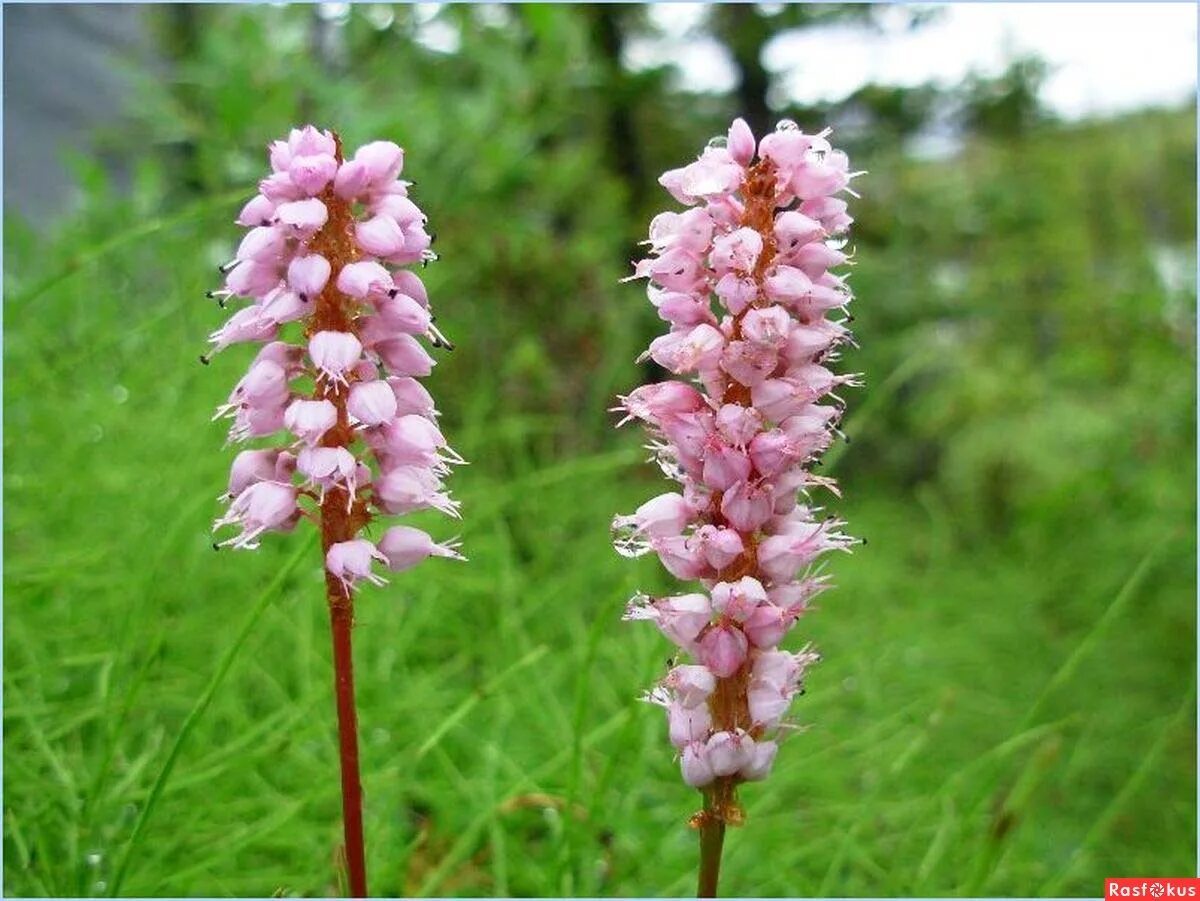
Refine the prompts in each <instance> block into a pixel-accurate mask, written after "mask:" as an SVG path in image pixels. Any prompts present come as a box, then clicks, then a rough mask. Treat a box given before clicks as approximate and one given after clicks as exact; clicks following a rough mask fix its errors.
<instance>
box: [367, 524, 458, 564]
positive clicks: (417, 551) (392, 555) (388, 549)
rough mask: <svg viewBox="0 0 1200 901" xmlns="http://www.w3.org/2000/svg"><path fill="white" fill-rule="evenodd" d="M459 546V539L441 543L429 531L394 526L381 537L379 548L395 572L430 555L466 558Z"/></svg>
mask: <svg viewBox="0 0 1200 901" xmlns="http://www.w3.org/2000/svg"><path fill="white" fill-rule="evenodd" d="M459 547H460V545H459V543H458V542H457V541H443V542H440V543H439V542H436V541H434V540H433V539H432V538H431V537H429V534H428V533H427V532H423V531H421V530H420V529H414V528H412V527H411V526H392V527H391V528H390V529H388V530H387V531H386V532H384V533H383V537H382V538H380V539H379V550H380V551H381V552H382V553H383V555H384V556H385V557H387V565H388V568H389V569H391V570H392V571H393V572H401V571H402V570H406V569H410V568H412V567H414V566H416V565H417V564H418V563H420V562H421V561H423V560H426V559H428V558H429V557H445V558H447V559H449V560H466V559H467V558H466V557H464V556H463V555H462V554H460V553H459V551H458V549H459Z"/></svg>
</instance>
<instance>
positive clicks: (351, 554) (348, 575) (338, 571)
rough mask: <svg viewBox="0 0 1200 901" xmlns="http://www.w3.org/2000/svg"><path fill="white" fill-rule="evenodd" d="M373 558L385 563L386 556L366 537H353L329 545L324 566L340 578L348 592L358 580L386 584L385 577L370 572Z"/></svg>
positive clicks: (373, 583)
mask: <svg viewBox="0 0 1200 901" xmlns="http://www.w3.org/2000/svg"><path fill="white" fill-rule="evenodd" d="M374 560H378V561H380V562H381V563H386V562H387V557H385V556H384V555H383V554H381V553H380V552H379V550H378V548H376V547H375V545H373V544H371V542H369V541H367V540H366V539H364V538H355V539H353V540H351V541H340V542H338V543H337V544H334V545H331V546H330V548H329V550H328V552H326V554H325V568H326V569H328V570H329V571H330V572H331V573H333V575H335V576H336V577H337V578H338V579H340V580H341V582H342V584H343V585H344V586H345V587H346V591H347V593H349V592H351V591H353V590H354V584H355V583H356V582H359V581H366V582H370V583H371V584H372V585H386V584H387V580H386V579H384V578H383V577H381V576H377V575H375V573H373V572H371V563H372V561H374Z"/></svg>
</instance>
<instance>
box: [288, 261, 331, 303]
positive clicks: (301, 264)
mask: <svg viewBox="0 0 1200 901" xmlns="http://www.w3.org/2000/svg"><path fill="white" fill-rule="evenodd" d="M329 272H330V269H329V260H327V259H325V257H323V256H321V255H320V254H319V253H310V254H308V255H307V256H302V257H296V258H295V259H293V260H292V261H291V262H290V263H289V264H288V270H287V282H288V287H289V288H291V289H292V290H293V291H295V292H296V294H298V295H299V296H300V299H301V300H310V299H312V298H314V297H316V296H317V295H318V294H320V293H321V292H322V291H323V290H325V285H326V283H328V281H329Z"/></svg>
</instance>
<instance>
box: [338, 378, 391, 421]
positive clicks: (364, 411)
mask: <svg viewBox="0 0 1200 901" xmlns="http://www.w3.org/2000/svg"><path fill="white" fill-rule="evenodd" d="M396 407H397V404H396V395H395V393H394V392H393V391H392V386H391V385H389V384H388V383H387V382H385V381H380V380H378V379H376V380H375V381H372V382H358V383H356V384H354V385H353V386H351V388H350V396H349V398H347V400H346V411H347V412H348V413H349V414H350V415H351V416H353V417H354V418H355V419H357V420H358V421H359V422H361V423H362V424H363V425H365V426H376V425H383V424H384V423H386V422H389V421H391V420H392V419H393V418H394V417H395V415H396Z"/></svg>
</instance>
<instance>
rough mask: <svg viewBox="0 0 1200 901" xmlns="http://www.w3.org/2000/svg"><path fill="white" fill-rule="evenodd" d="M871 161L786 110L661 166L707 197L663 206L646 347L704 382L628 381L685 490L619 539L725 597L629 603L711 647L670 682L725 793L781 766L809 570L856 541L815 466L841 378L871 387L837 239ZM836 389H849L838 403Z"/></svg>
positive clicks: (678, 735) (684, 739)
mask: <svg viewBox="0 0 1200 901" xmlns="http://www.w3.org/2000/svg"><path fill="white" fill-rule="evenodd" d="M756 150H757V154H758V156H757V159H756V156H755V153H756ZM857 174H858V173H853V172H851V171H850V168H849V165H848V161H847V159H846V157H845V155H844V154H842V153H841V152H840V151H837V150H834V149H833V147H832V146H831V145H830V143H829V141H828V133H827V132H821V133H819V134H805V133H804V132H803V131H801V130H800V128H799V127H798V126H797V125H796V124H795V123H793V122H790V121H786V120H785V121H783V122H781V123H779V125H778V126H777V128H776V130H775V131H774V132H773V133H771V134H769V135H767V136H765V137H764V138H763V139H762V141H761V142H759V143H758V144H757V147H756V144H755V140H754V136H753V134H751V132H750V129H749V127H748V126H747V125H746V123H745V122H744V121H742V120H740V119H738V120H736V121H734V122H733V124H732V125H731V126H730V128H729V132H728V135H727V136H726V138H725V140H724V142H723V145H722V144H721V143H719V142H716V141H714V142H713V143H712V144H711V145H710V146H709V147H708V148H707V149H705V151H704V152H703V153H702V154H701V155H700V157H699V158H698V159H697V160H696V161H695V162H693V163H691V164H689V165H687V166H684V167H682V168H679V169H675V170H672V171H669V172H667V173H664V175H663V176H662V178H661V179H660V183H661V184H662V185H663V186H664V187H665V188H666V189H667V190H668V191H669V192H670V193H671V195H672V196H673V197H674V198H675V199H676V200H678V201H679V202H680V203H683V204H685V205H686V206H688V207H689V209H687V210H685V211H684V212H674V211H667V212H663V213H659V214H658V215H656V216H655V217H654V218H653V219H652V220H651V223H650V229H649V240H648V241H647V242H646V243H647V244H648V245H649V248H650V252H649V255H648V256H647V258H646V259H643V260H639V261H638V262H637V263H635V264H634V274H633V276H631V278H646V279H648V281H649V284H648V286H647V289H646V292H647V297H648V299H649V301H650V303H651V304H652V305H653V306H654V308H655V310H656V311H657V313H658V316H659V318H660V319H661V320H663V321H665V322H666V323H667V325H668V328H667V331H666V332H665V334H661V335H660V336H659V337H657V338H655V339H654V340H653V341H652V342H651V343H650V346H649V348H648V349H647V350H646V352H645V353H644V354H643V355H642V356H641V357H639V362H643V361H645V360H647V359H650V360H653V361H654V362H656V363H658V364H659V365H660V366H662V367H663V368H664V369H667V370H668V371H670V372H671V373H673V374H675V375H677V376H682V377H686V378H687V381H684V380H674V381H667V382H661V383H657V384H653V385H645V386H642V387H640V388H636V389H634V390H633V391H631V392H629V394H628V395H626V396H625V397H622V398H620V405H621V406H620V408H619V409H620V410H621V411H623V412H624V413H625V414H626V415H625V418H624V419H622V420H621V423H620V424H624V423H625V422H628V421H629V420H630V419H638V420H640V421H641V422H642V423H643V424H644V426H645V427H646V430H647V432H648V433H649V442H648V445H647V446H648V448H649V450H650V452H651V457H652V459H653V460H654V461H655V462H657V463H658V465H659V467H660V468H661V469H662V471H663V473H664V474H665V475H667V476H668V477H669V478H671V479H674V480H676V481H678V482H679V483H680V488H679V490H678V491H671V492H669V493H667V494H663V495H661V496H660V497H658V498H654V499H652V500H651V501H648V502H647V503H646V504H644V505H642V507H639V508H638V510H637V511H636V512H635V513H633V514H631V515H627V516H618V517H616V519H614V521H613V525H614V546H615V548H616V549H617V551H618V552H619V553H621V554H624V555H626V556H640V555H641V554H644V553H648V552H651V551H653V552H654V553H655V554H656V555H657V556H658V559H659V561H660V562H661V564H662V566H663V567H664V568H665V569H666V570H667V572H668V573H670V574H671V575H672V576H673V577H675V578H677V579H680V580H684V581H693V580H699V581H700V582H701V583H702V585H703V586H704V587H706V588H707V589H708V590H709V592H710V594H711V597H710V595H707V594H680V595H675V596H673V597H669V598H660V599H658V600H650V599H648V598H644V597H639V598H636V599H635V601H634V603H632V604H631V605H630V607H629V608H628V609H627V611H626V614H625V618H626V619H650V620H653V621H654V622H655V623H656V624H657V625H658V627H659V629H660V630H661V631H662V632H663V633H664V634H665V635H666V636H667V637H668V638H669V639H671V641H673V642H674V643H675V644H676V645H678V646H679V647H680V648H681V649H682V650H684V651H685V652H687V653H688V654H690V655H692V657H693V658H694V660H695V662H694V663H687V664H681V665H679V666H677V667H676V668H675V669H673V670H672V671H671V673H670V674H669V676H668V677H667V678H666V679H665V680H664V681H663V683H662V684H661V686H660V688H658V689H656V692H659V693H666V696H667V697H668V698H674V700H673V701H672V702H671V703H672V704H673V705H674V706H673V707H672V708H671V709H672V710H673V713H672V717H673V719H672V723H673V727H674V728H673V730H672V735H671V738H672V741H673V743H674V744H675V746H676V747H677V748H679V749H680V751H681V763H680V765H681V769H682V774H683V777H684V780H685V781H686V782H687V783H688V784H690V785H695V786H706V785H711V784H712V783H713V782H714V781H719V782H721V783H722V784H724V786H725V787H724V788H722V790H721V792H722V793H721V795H720V796H721V797H725V798H729V797H732V792H731V789H732V787H733V786H736V785H737V784H738V783H739V782H748V781H754V780H758V779H763V778H765V777H766V776H767V775H768V773H769V772H770V770H771V767H772V765H773V762H774V759H775V755H776V752H777V749H778V747H777V744H776V742H775V741H773V740H771V738H770V737H769V734H763V733H769V731H770V730H774V729H777V728H779V726H780V724H781V722H782V719H783V717H784V715H785V714H786V712H787V708H788V705H789V704H790V702H791V699H792V697H793V696H794V695H795V694H796V692H797V691H798V690H799V681H800V674H801V673H802V671H803V668H804V667H805V666H807V665H808V664H809V663H811V662H813V661H814V660H815V656H814V655H811V654H808V653H807V652H805V653H804V654H802V655H792V654H787V653H785V652H781V651H778V650H777V648H778V645H779V643H780V642H782V641H784V640H785V638H786V635H787V633H788V631H789V630H790V629H791V628H792V627H793V626H794V625H795V623H796V621H797V619H798V618H799V617H800V616H801V615H802V614H803V613H804V612H805V610H806V609H807V604H808V601H809V600H810V599H811V598H812V597H813V596H814V595H815V594H816V593H817V592H818V591H820V590H822V589H823V588H825V587H826V579H825V577H824V576H817V575H814V574H813V572H812V571H811V570H810V569H809V568H810V567H811V566H812V565H814V564H815V563H816V561H817V560H818V559H819V558H820V557H821V556H822V555H824V554H826V553H828V552H830V551H834V550H847V549H848V548H849V547H850V546H851V545H852V544H853V543H854V542H853V540H852V539H850V538H848V537H847V536H846V535H844V534H842V533H841V532H840V531H839V528H840V526H841V525H842V524H841V522H840V521H838V520H835V519H832V518H831V519H826V520H821V521H819V520H818V517H817V515H816V514H815V512H814V508H812V507H810V506H809V504H810V503H811V499H810V497H809V493H810V492H815V491H816V490H817V489H820V488H824V489H828V490H829V491H830V492H831V493H833V494H834V495H835V496H840V495H839V494H838V488H837V485H836V483H835V482H834V481H833V480H832V479H830V478H828V477H827V476H823V475H822V476H818V475H816V474H815V473H814V472H813V471H812V467H813V466H814V465H815V464H816V463H817V462H819V458H820V456H821V454H822V453H823V452H824V451H825V450H827V449H828V448H829V446H830V444H831V443H832V441H833V439H834V437H835V436H837V435H840V432H838V431H837V428H836V424H837V418H838V416H839V414H840V410H841V408H842V407H843V406H844V404H843V403H842V401H841V399H840V398H839V397H837V395H836V394H834V393H833V392H834V391H836V390H837V389H838V388H839V387H841V386H844V385H849V386H854V385H857V384H858V381H857V378H856V377H855V376H853V375H846V374H838V373H835V372H833V371H832V370H831V369H829V368H827V367H828V366H829V365H831V364H832V362H834V361H836V360H837V353H836V352H835V351H836V350H838V349H839V348H840V347H841V346H842V345H845V344H850V345H852V341H851V340H850V335H849V332H848V331H847V329H846V326H845V324H844V322H843V321H839V320H838V319H836V318H831V317H834V316H837V315H838V314H839V312H840V311H842V310H844V309H845V308H846V306H847V305H848V304H849V303H850V301H851V293H850V290H849V287H848V285H847V282H846V279H845V277H844V276H843V275H842V274H839V273H838V272H837V271H835V270H836V269H838V267H841V266H843V265H845V264H846V263H847V262H849V260H848V257H847V254H846V253H845V252H844V251H843V250H842V248H841V246H840V245H838V244H836V243H834V242H832V241H830V240H829V239H830V238H831V236H833V235H837V234H840V233H843V232H844V231H845V230H846V228H847V227H848V226H849V225H850V223H851V221H852V220H851V219H850V217H849V216H848V215H847V210H846V203H845V201H843V200H842V199H840V198H839V197H836V196H834V195H835V194H838V193H839V192H841V191H843V190H846V188H847V185H848V183H849V182H850V180H851V179H852V178H853V177H854V176H855V175H857ZM827 396H828V397H832V398H833V402H832V403H821V401H822V400H823V398H825V397H827ZM801 492H803V494H802V493H801ZM714 698H716V699H719V700H713V699H714ZM691 710H706V711H707V712H708V713H709V715H710V719H711V722H706V723H705V726H706V728H707V730H708V731H709V733H710V735H709V736H708V737H706V738H705V737H701V736H698V735H697V734H694V733H693V732H692V731H689V729H687V728H685V726H686V725H687V724H689V723H691V722H692V720H691V719H690V718H689V717H690V716H691V714H688V715H687V716H685V713H684V712H685V711H691ZM741 711H748V712H749V714H750V717H751V720H752V721H753V723H754V725H755V727H756V731H755V733H754V734H755V736H759V737H758V738H757V739H756V738H752V737H751V736H750V735H749V734H748V733H747V732H746V731H744V729H745V728H748V724H747V723H745V722H744V716H743V715H742V713H741ZM699 731H700V730H699V729H697V730H695V732H699ZM706 815H712V814H711V811H706ZM719 815H721V816H724V813H722V814H719Z"/></svg>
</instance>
